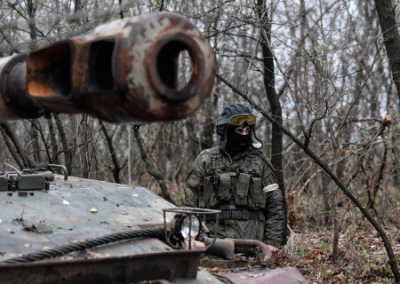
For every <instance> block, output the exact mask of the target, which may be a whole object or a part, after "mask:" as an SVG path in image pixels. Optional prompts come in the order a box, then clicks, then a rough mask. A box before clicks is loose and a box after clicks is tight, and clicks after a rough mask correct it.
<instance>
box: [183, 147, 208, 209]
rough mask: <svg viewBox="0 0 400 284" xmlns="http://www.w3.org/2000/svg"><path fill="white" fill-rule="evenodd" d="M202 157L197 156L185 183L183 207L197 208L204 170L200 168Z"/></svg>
mask: <svg viewBox="0 0 400 284" xmlns="http://www.w3.org/2000/svg"><path fill="white" fill-rule="evenodd" d="M201 161H202V155H201V154H200V155H199V156H197V158H196V160H195V161H194V163H193V168H192V170H191V171H190V173H189V175H188V176H187V178H186V182H185V206H189V207H199V195H200V193H201V192H202V186H203V179H204V170H203V169H202V166H201Z"/></svg>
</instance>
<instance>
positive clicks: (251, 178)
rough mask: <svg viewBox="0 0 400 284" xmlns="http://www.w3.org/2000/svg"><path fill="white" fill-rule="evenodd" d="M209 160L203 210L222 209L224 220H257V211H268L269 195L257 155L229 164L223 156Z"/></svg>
mask: <svg viewBox="0 0 400 284" xmlns="http://www.w3.org/2000/svg"><path fill="white" fill-rule="evenodd" d="M210 157H211V165H210V168H209V171H208V172H207V175H206V177H205V178H204V181H203V192H202V194H201V195H200V198H199V199H200V200H199V201H200V202H199V205H200V207H207V208H218V209H221V210H222V218H223V219H238V220H243V219H258V218H259V213H258V212H256V211H257V210H261V209H264V208H265V204H266V194H265V193H264V192H263V191H262V188H263V184H262V171H263V169H262V167H260V165H259V164H257V156H256V154H255V153H254V154H253V153H248V154H247V155H246V156H243V157H241V158H238V159H234V160H229V161H228V159H227V157H225V158H224V157H223V156H222V154H221V153H212V154H210ZM224 215H225V216H224Z"/></svg>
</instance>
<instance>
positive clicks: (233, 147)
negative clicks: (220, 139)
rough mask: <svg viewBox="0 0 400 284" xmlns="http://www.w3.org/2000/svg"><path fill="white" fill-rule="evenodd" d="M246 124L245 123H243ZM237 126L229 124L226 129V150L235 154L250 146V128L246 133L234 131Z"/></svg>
mask: <svg viewBox="0 0 400 284" xmlns="http://www.w3.org/2000/svg"><path fill="white" fill-rule="evenodd" d="M245 124H246V125H247V123H245ZM237 127H238V126H234V125H230V126H229V127H228V131H227V139H226V140H227V141H226V150H228V152H229V153H231V154H237V153H239V152H243V151H245V150H247V149H249V148H250V145H251V130H250V132H249V133H248V134H247V135H242V134H239V133H236V132H235V129H236V128H237Z"/></svg>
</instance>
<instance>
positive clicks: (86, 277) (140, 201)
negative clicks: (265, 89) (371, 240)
mask: <svg viewBox="0 0 400 284" xmlns="http://www.w3.org/2000/svg"><path fill="white" fill-rule="evenodd" d="M182 51H186V52H187V53H188V54H189V55H190V58H191V61H192V66H193V70H192V73H191V77H190V80H189V81H188V83H187V85H186V86H184V87H183V88H178V87H177V86H178V83H177V82H178V78H177V74H178V73H177V71H178V67H179V65H178V60H177V58H178V56H179V53H180V52H182ZM0 72H1V73H0V84H1V96H0V119H1V120H10V119H27V118H37V117H39V116H41V115H45V114H48V113H87V114H90V115H93V116H96V117H99V118H101V119H103V120H106V121H109V122H114V123H128V122H134V123H137V124H140V123H146V122H154V121H168V120H176V119H180V118H184V117H186V116H188V115H189V114H191V113H193V112H194V111H195V110H196V109H197V108H198V107H199V106H200V105H201V103H202V102H203V100H204V99H205V98H206V97H207V96H208V95H209V94H210V92H211V89H212V86H213V81H214V76H215V59H214V55H213V52H212V49H211V48H210V46H209V45H208V44H207V42H206V40H205V39H204V38H203V37H202V35H201V33H200V32H199V31H198V29H197V28H196V27H195V26H193V25H192V24H191V23H190V22H189V21H188V20H187V19H186V18H184V17H182V16H179V15H176V14H171V13H158V14H152V15H144V16H139V17H136V18H130V19H125V20H120V21H115V22H112V23H109V24H106V25H103V26H99V27H97V28H95V29H94V30H93V31H91V32H89V33H87V34H85V35H82V36H78V37H74V38H70V39H67V40H62V41H58V42H55V43H53V44H52V45H49V46H45V47H42V48H39V49H37V50H34V51H32V52H31V53H29V54H24V55H17V56H12V57H8V58H3V59H0ZM54 168H60V169H61V170H62V171H63V175H56V174H54V173H53V171H52V170H53V169H54ZM219 213H220V212H219V211H216V210H204V209H198V208H186V207H183V208H178V207H174V206H173V205H172V204H170V203H168V202H167V201H165V200H163V199H162V198H160V197H159V196H157V195H155V194H154V193H152V192H151V191H149V190H147V189H145V188H142V187H134V186H130V185H122V184H114V183H109V182H103V181H96V180H89V179H83V178H77V177H72V176H69V175H68V172H67V170H66V168H65V167H64V166H62V165H53V164H49V165H45V166H42V167H40V168H35V169H24V170H22V171H19V170H15V171H10V172H0V283H2V284H3V283H136V282H142V281H144V282H157V283H158V282H163V283H167V282H176V283H221V281H222V282H229V283H239V282H246V283H248V281H249V277H250V278H251V273H250V272H249V271H242V270H240V268H241V267H248V266H249V265H251V266H252V267H253V268H252V269H253V270H254V271H258V272H256V273H258V274H257V276H258V277H254V275H255V274H254V273H253V278H252V279H253V280H256V281H253V282H257V283H261V282H263V283H268V281H270V279H273V281H274V283H307V282H306V281H305V280H304V278H303V277H302V276H301V275H300V274H299V273H298V272H297V270H295V269H294V268H284V269H273V270H270V271H266V270H264V268H265V267H266V266H268V265H269V264H268V262H269V261H270V257H271V253H270V251H269V250H268V248H267V247H266V246H265V245H264V244H262V243H261V242H258V241H254V240H218V239H216V237H215V236H216V232H206V228H204V227H203V226H202V219H204V216H205V215H208V214H215V215H217V217H218V216H219ZM217 219H218V218H217ZM208 254H210V255H215V257H210V258H209V257H207V256H206V255H208ZM206 266H208V267H215V266H217V267H219V268H221V269H236V270H237V271H239V272H240V273H226V274H223V275H214V274H211V273H209V272H207V271H206V270H205V269H199V267H206ZM260 271H261V272H260ZM229 272H232V271H231V270H229ZM279 281H281V282H279Z"/></svg>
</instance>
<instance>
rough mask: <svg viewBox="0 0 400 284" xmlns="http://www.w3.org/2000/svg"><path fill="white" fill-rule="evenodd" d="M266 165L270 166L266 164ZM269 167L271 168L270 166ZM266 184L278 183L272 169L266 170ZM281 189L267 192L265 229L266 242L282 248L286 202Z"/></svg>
mask: <svg viewBox="0 0 400 284" xmlns="http://www.w3.org/2000/svg"><path fill="white" fill-rule="evenodd" d="M265 167H268V166H267V165H265ZM268 169H269V168H268ZM263 180H264V185H263V186H267V185H270V184H273V183H276V180H275V178H274V176H273V175H272V172H271V170H270V169H269V170H265V171H264V178H263ZM283 201H284V200H283V196H282V192H281V190H280V189H279V188H278V189H276V190H274V191H271V192H268V193H267V200H266V206H265V211H264V215H265V231H264V242H265V243H266V244H269V245H273V246H274V247H277V248H280V247H281V245H282V244H283V234H284V229H285V228H284V226H285V219H284V214H285V213H284V212H285V210H284V203H283Z"/></svg>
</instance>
